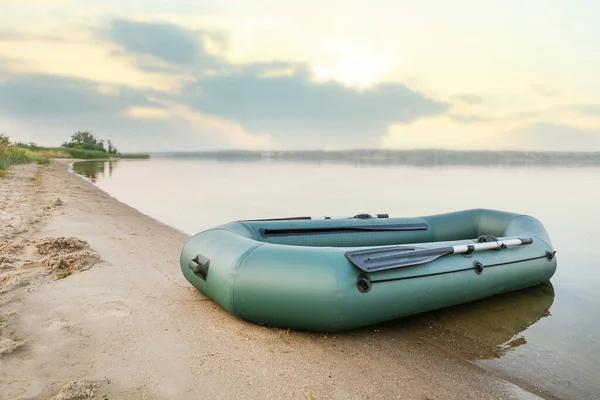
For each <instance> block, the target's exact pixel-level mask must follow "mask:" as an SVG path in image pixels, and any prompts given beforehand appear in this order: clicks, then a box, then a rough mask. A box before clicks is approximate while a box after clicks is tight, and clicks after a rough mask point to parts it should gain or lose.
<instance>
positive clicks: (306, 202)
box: [74, 158, 600, 399]
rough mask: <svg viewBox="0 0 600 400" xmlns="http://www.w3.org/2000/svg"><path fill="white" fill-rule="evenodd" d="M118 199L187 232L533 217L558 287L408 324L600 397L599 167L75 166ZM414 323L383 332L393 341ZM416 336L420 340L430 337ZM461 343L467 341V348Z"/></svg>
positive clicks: (548, 385) (543, 384) (544, 386)
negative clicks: (327, 218) (297, 219)
mask: <svg viewBox="0 0 600 400" xmlns="http://www.w3.org/2000/svg"><path fill="white" fill-rule="evenodd" d="M74 171H75V172H77V173H80V174H82V175H84V176H85V177H86V178H87V179H90V180H92V181H93V182H94V183H95V184H96V185H97V186H99V187H100V188H102V189H103V190H105V191H107V192H108V193H109V194H111V195H112V196H114V197H116V198H117V199H119V200H121V201H123V202H125V203H127V204H129V205H131V206H133V207H135V208H137V209H138V210H140V211H141V212H143V213H145V214H147V215H150V216H152V217H154V218H156V219H158V220H160V221H163V222H164V223H166V224H169V225H171V226H173V227H175V228H177V229H179V230H181V231H183V232H186V233H188V234H193V233H196V232H198V231H200V230H203V229H206V228H209V227H212V226H214V225H217V224H221V223H224V222H228V221H232V220H238V219H250V218H276V217H289V216H301V215H355V214H357V213H361V212H370V213H375V212H377V213H389V214H390V216H418V215H427V214H435V213H443V212H448V211H455V210H460V209H468V208H479V207H482V208H494V209H500V210H507V211H514V212H519V213H524V214H530V215H533V216H535V217H536V218H539V219H540V220H541V221H542V222H543V223H544V225H545V227H546V228H547V230H548V232H549V234H550V237H551V238H552V241H553V244H554V246H555V248H556V250H557V257H558V270H557V272H556V274H555V275H554V277H553V278H552V280H551V283H550V284H548V285H543V286H538V287H536V288H530V289H526V290H523V291H520V292H515V293H511V294H507V295H502V296H497V297H494V298H491V299H486V300H482V301H479V302H476V303H472V304H468V305H463V306H458V307H452V308H449V309H445V310H440V311H436V312H433V313H428V314H426V315H424V316H419V317H416V318H412V319H409V321H410V325H415V326H420V327H423V326H425V327H427V326H429V327H436V328H437V329H429V330H428V331H427V332H429V333H428V339H429V340H430V341H435V342H436V343H439V345H440V347H444V348H448V349H450V350H455V351H458V352H461V353H462V354H464V355H465V357H467V358H469V359H472V360H474V362H476V363H478V364H479V365H481V366H482V367H484V368H489V369H492V370H494V371H495V372H497V373H500V374H502V375H504V376H506V377H509V378H510V379H512V380H515V381H520V382H523V383H524V384H525V385H528V387H530V388H533V389H534V390H535V389H538V390H539V391H540V392H538V393H541V394H542V395H544V396H556V397H558V398H569V399H572V398H600V364H599V363H598V362H597V360H598V355H600V344H599V342H598V339H599V337H600V320H599V319H598V316H599V313H598V310H599V307H600V290H599V289H598V283H599V278H600V269H599V267H600V265H599V264H600V262H599V261H598V260H600V246H598V243H597V242H596V240H597V238H598V237H599V236H598V233H597V231H596V230H597V229H598V227H600V208H599V206H598V201H599V199H600V196H598V193H599V187H600V167H598V166H587V167H564V166H538V167H535V166H528V167H523V166H518V167H507V166H477V167H474V166H436V167H427V166H414V167H411V166H399V165H353V164H345V163H318V162H286V161H252V162H244V161H235V162H232V161H216V160H215V161H211V160H198V159H185V160H181V159H169V158H151V159H150V160H119V161H111V162H108V161H107V162H85V163H76V164H75V165H74ZM407 324H408V323H407V322H405V321H392V322H390V323H386V324H383V325H382V327H383V328H382V329H385V330H386V331H387V332H391V333H389V334H393V333H394V332H397V331H398V330H402V329H408V328H407ZM422 331H423V330H421V331H417V332H422ZM457 337H463V338H467V340H464V339H463V340H456V338H457Z"/></svg>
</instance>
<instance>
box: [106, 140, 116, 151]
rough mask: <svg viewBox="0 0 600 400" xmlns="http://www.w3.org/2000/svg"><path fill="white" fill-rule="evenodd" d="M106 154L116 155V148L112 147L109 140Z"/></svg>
mask: <svg viewBox="0 0 600 400" xmlns="http://www.w3.org/2000/svg"><path fill="white" fill-rule="evenodd" d="M108 154H117V148H116V147H113V145H112V142H111V141H110V140H109V141H108Z"/></svg>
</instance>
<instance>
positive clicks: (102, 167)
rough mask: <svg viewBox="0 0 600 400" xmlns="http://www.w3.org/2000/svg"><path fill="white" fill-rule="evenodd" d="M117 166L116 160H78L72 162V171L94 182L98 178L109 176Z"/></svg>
mask: <svg viewBox="0 0 600 400" xmlns="http://www.w3.org/2000/svg"><path fill="white" fill-rule="evenodd" d="M116 167H117V160H105V161H78V162H75V163H73V172H75V173H76V174H79V175H82V176H84V177H86V178H87V179H89V180H90V181H92V182H93V183H96V182H97V181H98V179H99V178H104V177H106V176H107V171H108V176H109V177H111V176H112V174H113V172H114V170H115V169H116Z"/></svg>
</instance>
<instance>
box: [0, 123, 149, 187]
mask: <svg viewBox="0 0 600 400" xmlns="http://www.w3.org/2000/svg"><path fill="white" fill-rule="evenodd" d="M149 157H150V156H149V155H148V154H141V153H119V151H118V150H117V148H116V147H115V146H114V145H113V144H112V142H111V141H110V140H108V141H107V147H106V148H105V147H104V140H103V139H97V138H95V137H94V135H93V134H91V133H90V132H87V131H84V132H81V131H77V132H75V133H74V134H73V135H71V140H70V141H69V142H64V143H63V144H62V145H61V147H42V146H38V145H37V144H35V143H31V142H30V143H23V142H11V141H10V138H9V137H8V136H6V135H4V134H0V176H4V175H6V170H7V169H8V167H9V166H11V165H17V164H28V163H33V162H36V163H38V164H48V163H49V162H50V159H51V158H77V159H85V160H89V159H105V158H131V159H136V158H149Z"/></svg>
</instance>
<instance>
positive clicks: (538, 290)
mask: <svg viewBox="0 0 600 400" xmlns="http://www.w3.org/2000/svg"><path fill="white" fill-rule="evenodd" d="M553 302H554V287H553V286H552V283H550V282H547V283H544V284H541V285H537V286H534V287H530V288H526V289H522V290H518V291H515V292H511V293H506V294H502V295H498V296H493V297H489V298H486V299H482V300H479V301H475V302H472V303H467V304H462V305H458V306H454V307H449V308H444V309H440V310H436V311H433V312H429V313H426V314H422V315H419V316H414V317H411V318H409V319H408V321H407V322H402V321H396V322H391V323H389V324H382V325H381V326H382V328H384V327H385V328H387V329H392V330H393V329H394V328H400V329H405V328H406V326H405V324H406V323H408V325H409V326H410V327H411V328H410V329H414V330H416V332H417V333H419V332H422V331H423V329H427V335H426V337H424V338H423V339H424V340H427V341H429V342H431V343H432V344H434V345H436V346H440V347H443V348H445V349H447V350H453V351H456V352H458V353H460V354H462V355H464V356H465V357H466V358H468V359H478V360H482V359H493V358H500V357H502V356H504V355H505V354H506V353H508V352H510V351H513V350H514V349H516V348H518V347H520V346H523V345H525V344H526V343H527V336H526V334H525V332H526V331H527V329H529V328H531V327H532V326H533V325H534V324H536V323H537V322H539V321H540V320H542V319H543V318H545V317H548V316H549V315H550V308H551V307H552V304H553ZM403 325H404V326H403ZM432 328H435V329H432Z"/></svg>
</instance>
